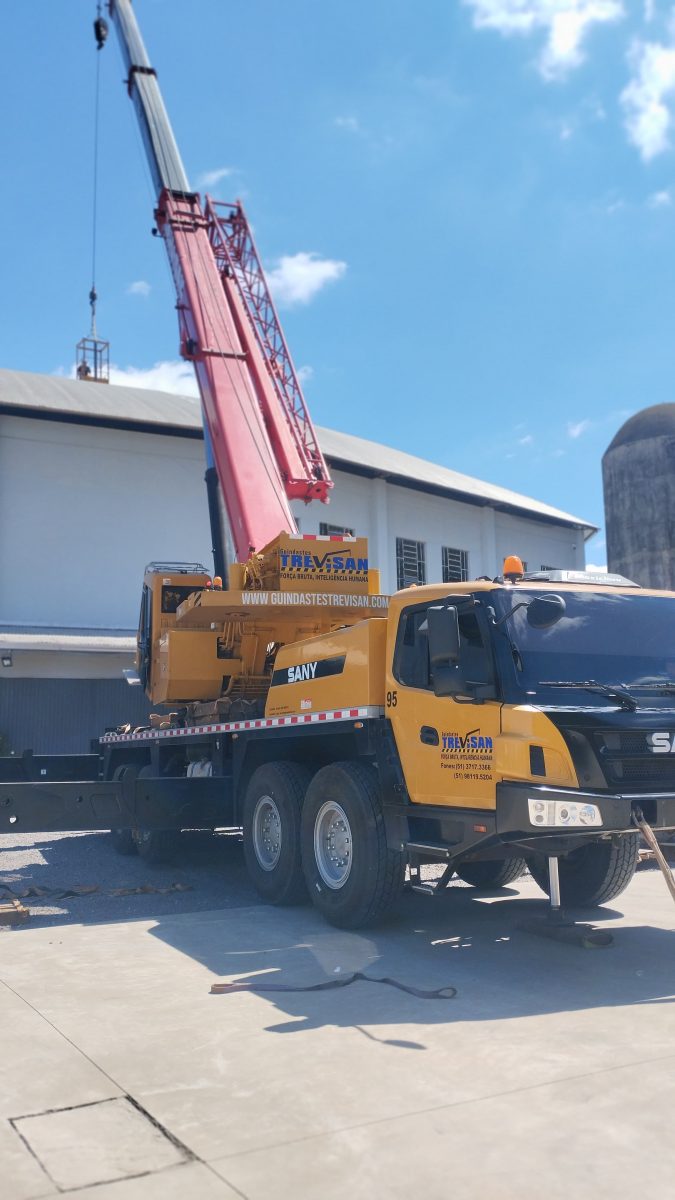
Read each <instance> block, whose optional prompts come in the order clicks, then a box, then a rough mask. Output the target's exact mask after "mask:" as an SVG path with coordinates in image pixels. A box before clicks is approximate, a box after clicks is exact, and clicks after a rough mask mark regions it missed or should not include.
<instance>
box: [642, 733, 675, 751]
mask: <svg viewBox="0 0 675 1200" xmlns="http://www.w3.org/2000/svg"><path fill="white" fill-rule="evenodd" d="M647 745H648V746H649V749H650V750H651V752H652V754H675V735H672V734H670V733H668V731H667V730H666V729H659V730H657V731H656V733H650V734H649V736H648V738H647Z"/></svg>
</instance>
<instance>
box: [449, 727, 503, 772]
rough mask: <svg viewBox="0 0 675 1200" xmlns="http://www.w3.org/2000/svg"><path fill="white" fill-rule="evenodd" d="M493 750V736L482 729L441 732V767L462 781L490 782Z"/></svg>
mask: <svg viewBox="0 0 675 1200" xmlns="http://www.w3.org/2000/svg"><path fill="white" fill-rule="evenodd" d="M492 751H493V746H492V738H491V737H490V736H489V735H488V734H483V733H481V731H480V729H470V730H469V731H468V733H456V732H454V731H452V732H448V733H445V732H444V733H442V734H441V744H440V753H441V768H442V769H443V770H444V771H449V772H450V773H451V775H452V776H453V777H454V778H455V779H457V780H459V781H461V782H466V783H468V782H477V783H480V782H489V781H490V780H491V779H492Z"/></svg>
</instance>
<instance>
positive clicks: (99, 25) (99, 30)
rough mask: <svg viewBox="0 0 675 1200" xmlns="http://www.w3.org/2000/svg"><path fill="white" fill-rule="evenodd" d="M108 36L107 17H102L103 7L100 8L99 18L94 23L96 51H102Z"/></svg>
mask: <svg viewBox="0 0 675 1200" xmlns="http://www.w3.org/2000/svg"><path fill="white" fill-rule="evenodd" d="M107 36H108V22H107V21H106V19H105V17H102V16H101V5H100V4H99V6H98V16H97V18H96V20H95V21H94V37H95V38H96V49H97V50H102V49H103V47H104V46H105V43H106V38H107Z"/></svg>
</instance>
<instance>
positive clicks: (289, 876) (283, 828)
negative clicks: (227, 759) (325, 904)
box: [243, 762, 312, 905]
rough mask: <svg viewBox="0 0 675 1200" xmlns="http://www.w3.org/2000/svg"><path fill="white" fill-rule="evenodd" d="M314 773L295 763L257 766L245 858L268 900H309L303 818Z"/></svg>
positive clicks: (247, 802)
mask: <svg viewBox="0 0 675 1200" xmlns="http://www.w3.org/2000/svg"><path fill="white" fill-rule="evenodd" d="M311 778H312V773H311V771H310V770H309V768H308V767H305V766H303V765H302V764H301V763H294V762H272V763H265V764H264V765H263V766H262V767H258V769H257V770H256V771H254V773H253V775H252V776H251V779H250V782H249V785H248V787H247V789H246V795H245V797H244V812H243V827H244V857H245V859H246V867H247V869H248V873H249V875H250V877H251V881H252V883H253V886H254V887H255V889H256V891H257V893H258V895H259V896H262V898H263V900H267V901H268V903H270V904H279V905H282V904H302V903H303V902H304V901H306V899H307V889H306V887H305V877H304V875H303V873H302V856H301V850H300V818H301V812H302V805H303V802H304V799H305V793H306V791H307V788H308V785H309V782H310V780H311Z"/></svg>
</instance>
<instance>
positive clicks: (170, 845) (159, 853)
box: [132, 766, 180, 863]
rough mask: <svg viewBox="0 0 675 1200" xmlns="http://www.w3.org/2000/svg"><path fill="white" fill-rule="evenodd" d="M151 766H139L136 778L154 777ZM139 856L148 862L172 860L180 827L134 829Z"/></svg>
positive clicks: (175, 852) (178, 841) (177, 842)
mask: <svg viewBox="0 0 675 1200" xmlns="http://www.w3.org/2000/svg"><path fill="white" fill-rule="evenodd" d="M155 778H156V776H155V773H154V771H153V769H152V767H150V766H148V767H141V769H140V771H139V772H138V779H155ZM132 836H133V839H134V843H135V845H136V850H137V851H138V856H139V858H142V859H143V860H144V861H145V862H149V863H168V862H173V860H174V859H175V858H176V855H177V853H178V847H179V844H180V829H134V831H133V834H132Z"/></svg>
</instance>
